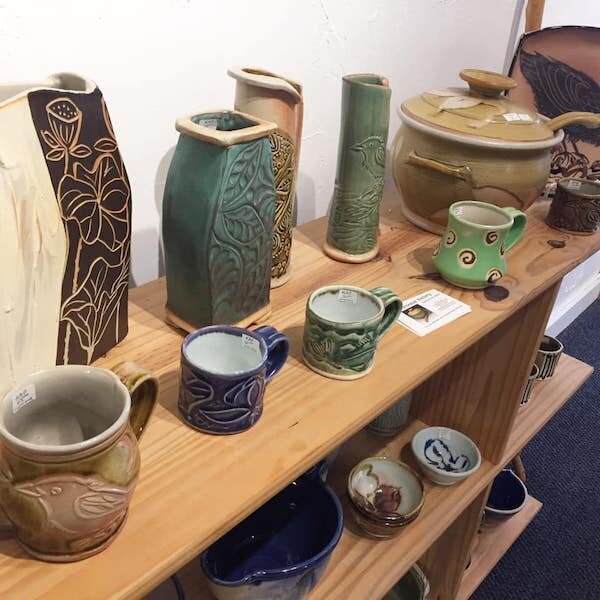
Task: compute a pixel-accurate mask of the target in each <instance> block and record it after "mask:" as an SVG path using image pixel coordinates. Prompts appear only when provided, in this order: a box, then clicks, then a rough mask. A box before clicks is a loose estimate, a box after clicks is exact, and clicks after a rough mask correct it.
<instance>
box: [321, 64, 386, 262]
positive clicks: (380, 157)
mask: <svg viewBox="0 0 600 600" xmlns="http://www.w3.org/2000/svg"><path fill="white" fill-rule="evenodd" d="M391 94H392V91H391V89H390V87H389V83H388V81H387V79H386V78H385V77H383V76H381V75H375V74H369V73H367V74H358V75H347V76H345V77H344V78H343V80H342V111H341V125H340V139H339V144H338V159H337V170H336V177H335V191H334V198H333V204H332V207H331V214H330V217H329V226H328V229H327V243H326V245H325V252H326V254H328V255H329V256H331V257H332V258H334V259H336V260H348V261H349V262H364V261H366V260H370V259H371V258H373V256H375V254H376V253H377V227H378V224H379V204H380V203H381V196H382V194H383V181H384V172H385V160H386V144H387V137H388V127H389V111H390V97H391Z"/></svg>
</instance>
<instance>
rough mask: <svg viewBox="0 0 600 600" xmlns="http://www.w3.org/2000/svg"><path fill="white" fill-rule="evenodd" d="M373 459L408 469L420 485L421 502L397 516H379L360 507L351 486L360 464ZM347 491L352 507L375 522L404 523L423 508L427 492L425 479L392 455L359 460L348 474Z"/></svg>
mask: <svg viewBox="0 0 600 600" xmlns="http://www.w3.org/2000/svg"><path fill="white" fill-rule="evenodd" d="M373 460H384V461H388V462H393V463H396V464H397V465H399V466H400V467H401V468H402V469H404V470H405V471H408V472H409V473H410V474H411V475H412V476H413V477H414V478H415V479H416V480H417V482H418V484H419V487H420V489H421V497H420V499H419V503H418V504H417V506H416V507H415V508H413V509H412V510H410V511H408V512H406V513H403V514H402V515H398V516H397V517H379V516H377V515H376V514H375V513H370V512H367V511H365V510H363V509H362V508H360V506H358V505H357V504H356V502H355V500H354V495H353V490H352V487H351V482H352V477H353V476H354V473H355V472H356V470H357V469H358V468H359V467H360V465H362V464H363V463H365V462H367V461H373ZM346 491H347V493H348V497H349V498H350V502H351V504H352V507H353V508H355V509H356V510H357V511H358V512H359V513H360V514H362V515H364V516H365V517H368V518H370V519H372V520H373V521H374V522H375V523H378V522H379V523H389V524H393V523H404V522H405V521H406V520H407V519H410V518H412V517H415V516H417V515H418V514H419V512H420V511H421V509H422V508H423V505H424V504H425V494H426V492H425V486H424V485H423V480H422V479H421V477H419V474H418V473H417V472H416V471H415V469H413V468H412V467H411V466H410V465H407V464H406V463H405V462H403V461H401V460H398V459H396V458H392V457H390V456H369V457H367V458H363V459H362V460H360V461H359V462H357V463H356V464H355V465H354V467H352V470H351V471H350V473H349V475H348V479H347V482H346Z"/></svg>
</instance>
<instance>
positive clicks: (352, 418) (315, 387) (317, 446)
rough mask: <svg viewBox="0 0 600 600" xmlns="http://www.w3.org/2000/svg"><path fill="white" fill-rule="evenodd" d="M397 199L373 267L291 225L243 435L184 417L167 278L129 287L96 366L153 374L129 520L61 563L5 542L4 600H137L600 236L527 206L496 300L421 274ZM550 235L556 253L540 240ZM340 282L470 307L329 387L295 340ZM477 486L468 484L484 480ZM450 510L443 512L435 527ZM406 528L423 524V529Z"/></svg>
mask: <svg viewBox="0 0 600 600" xmlns="http://www.w3.org/2000/svg"><path fill="white" fill-rule="evenodd" d="M392 196H393V197H391V198H390V199H389V202H388V204H387V205H386V206H384V208H383V210H382V219H381V236H380V254H379V255H378V256H377V257H376V259H374V260H373V261H371V262H369V263H365V264H361V265H349V264H346V263H337V262H334V261H332V260H331V259H329V258H327V257H326V256H324V255H323V253H322V251H321V247H322V243H323V239H324V235H325V229H326V220H325V219H319V220H317V221H313V222H311V223H309V224H307V225H305V226H302V227H301V228H299V229H297V230H296V231H295V239H294V244H293V250H292V257H293V258H292V261H293V277H292V280H291V281H290V282H289V283H288V284H286V285H284V286H282V287H281V288H279V289H276V290H273V292H272V294H271V301H272V306H273V312H272V315H271V318H270V319H269V323H270V324H272V325H274V326H275V327H277V328H278V329H280V330H282V331H284V332H285V333H286V334H287V335H288V336H289V338H290V342H291V348H292V350H291V356H290V359H289V360H288V362H287V364H286V366H285V368H284V369H283V370H282V372H281V374H280V375H279V376H278V377H276V378H275V379H274V380H273V381H272V382H271V383H270V384H269V386H268V389H267V392H266V396H265V410H264V413H263V416H262V418H261V420H260V421H259V422H258V423H257V424H256V425H255V426H254V427H253V428H252V429H251V430H250V431H248V432H245V433H242V434H239V435H235V436H210V435H204V434H201V433H198V432H196V431H194V430H192V429H190V428H189V427H187V426H186V425H185V424H184V423H183V422H182V421H181V419H180V417H179V415H178V412H177V392H178V378H179V353H180V345H181V340H182V337H183V335H182V332H179V331H176V330H175V329H173V328H171V327H169V326H168V325H166V324H165V323H164V305H165V301H166V294H165V283H164V279H160V280H157V281H154V282H151V283H149V284H147V285H144V286H141V287H139V288H137V289H135V290H132V291H131V294H130V308H131V312H130V318H129V324H130V329H129V334H128V336H127V338H126V339H125V340H124V341H123V342H121V343H120V344H119V346H118V347H117V348H115V349H113V350H111V351H110V352H109V353H108V355H107V356H106V357H104V358H102V359H101V360H99V361H97V363H96V364H98V365H101V366H110V365H112V364H115V363H116V362H118V361H119V360H123V359H127V360H135V361H138V362H140V363H141V364H142V365H143V366H145V367H146V368H150V369H153V370H154V371H155V372H156V373H157V374H158V375H159V379H160V384H161V393H160V398H159V403H158V406H157V409H156V411H155V412H154V415H153V417H152V420H151V422H150V424H149V427H148V429H147V432H146V433H145V435H144V437H143V439H142V441H141V454H142V468H141V473H140V480H139V484H138V487H137V489H136V491H135V494H134V496H133V500H132V503H131V507H130V508H131V510H130V514H129V517H128V521H127V523H126V526H125V527H124V529H123V531H122V532H121V533H120V535H119V536H118V538H117V539H116V540H115V542H114V543H113V544H112V545H111V546H110V547H108V548H107V549H106V550H105V551H104V552H102V553H101V554H99V555H97V556H94V557H92V558H89V559H87V560H85V561H81V562H78V563H71V564H64V565H56V564H47V563H43V562H40V561H35V560H32V559H30V558H29V557H27V556H26V555H25V554H24V552H23V551H22V550H21V549H20V547H19V546H18V545H17V544H16V543H15V542H14V541H13V540H6V539H4V540H1V541H0V597H7V598H11V599H12V598H27V600H30V599H34V598H44V600H52V599H53V598H65V597H67V598H71V597H78V595H79V594H80V593H81V590H82V589H85V590H86V591H87V592H86V593H87V597H88V598H89V599H90V600H91V599H94V598H101V599H105V598H136V597H141V596H143V595H144V594H145V593H147V592H149V591H150V590H151V589H152V588H154V587H155V586H156V585H158V584H159V583H160V582H161V581H163V580H164V579H166V578H167V577H168V576H169V575H170V574H172V573H173V572H175V571H176V570H177V569H179V568H181V567H182V566H183V565H184V564H186V563H187V562H188V561H189V560H191V559H192V558H193V557H194V556H196V555H197V554H198V553H199V552H200V551H202V550H203V549H204V548H206V547H207V546H208V545H210V544H211V543H212V542H213V541H215V540H216V539H217V538H219V537H220V536H221V535H222V534H223V533H225V532H226V531H227V530H229V529H230V528H231V527H233V526H234V525H235V524H236V523H238V522H239V521H240V520H242V519H243V518H244V517H245V516H247V515H248V514H249V513H251V512H252V511H254V510H255V509H256V508H257V507H258V506H260V505H261V504H262V503H264V502H265V501H266V500H267V499H268V498H269V497H271V496H273V495H274V494H275V493H276V492H278V491H279V490H280V489H281V488H283V487H284V486H285V485H286V484H287V483H289V482H290V481H291V480H292V479H294V478H295V477H297V476H298V475H299V474H301V473H302V472H304V471H305V470H306V469H307V468H309V467H310V466H311V465H312V464H314V463H315V462H317V461H318V460H319V459H320V458H322V457H324V456H325V455H327V454H328V453H329V452H330V451H331V450H332V449H333V448H335V447H337V446H338V445H339V444H340V443H342V442H343V441H344V440H346V439H348V438H349V437H351V436H352V435H353V434H354V433H356V432H357V431H359V430H360V429H361V428H362V427H363V426H364V425H366V424H367V423H368V422H369V421H370V420H372V419H373V418H374V417H375V416H376V415H377V414H379V413H380V412H381V411H382V410H384V409H385V408H387V407H388V406H390V405H391V404H392V403H393V402H394V401H396V400H397V399H398V398H399V397H400V396H402V395H403V394H405V393H406V392H408V391H409V390H411V389H413V388H415V387H416V386H417V385H419V384H420V383H421V382H423V381H424V380H425V379H427V378H428V377H429V376H430V375H431V374H432V373H434V372H435V371H437V370H438V369H440V368H441V367H442V366H444V365H445V364H447V363H448V362H449V361H451V360H452V359H453V358H454V357H456V356H457V355H458V354H459V353H461V352H462V351H463V350H464V349H466V348H467V347H469V346H470V345H471V344H473V343H474V342H476V341H477V340H479V339H481V338H482V337H483V336H484V335H485V334H486V333H488V332H489V331H491V330H492V329H494V328H496V327H498V326H499V325H500V324H501V323H502V322H503V321H504V320H505V319H507V318H508V317H509V316H510V315H512V314H514V312H515V310H517V309H519V308H521V307H523V306H524V305H526V304H527V303H528V302H530V301H531V300H532V299H534V298H536V297H537V296H538V295H539V294H541V293H542V292H543V291H544V290H546V289H548V288H549V287H550V286H551V285H553V284H554V283H556V282H557V281H558V280H559V279H560V278H561V277H562V276H563V275H564V274H565V273H567V272H568V271H570V270H571V269H572V268H573V267H575V266H576V265H577V264H578V263H579V262H581V261H582V260H584V259H585V258H586V257H587V256H589V255H591V254H592V253H594V252H595V251H597V250H598V249H599V248H600V234H598V235H594V236H571V235H569V234H564V233H559V232H556V231H553V230H550V229H549V228H547V227H546V225H545V224H544V222H543V218H544V216H545V213H546V211H547V210H548V206H547V204H544V203H540V204H536V205H535V206H534V207H532V208H531V209H530V210H529V211H528V220H529V223H528V231H527V234H526V235H525V236H524V238H523V240H522V241H521V242H520V243H519V244H518V246H517V247H515V249H514V250H511V252H510V255H509V257H508V260H509V270H510V271H509V272H510V275H509V276H506V277H505V278H504V279H503V281H502V283H503V285H504V286H505V287H506V288H507V289H508V291H509V296H508V298H506V299H505V300H503V301H502V302H498V303H496V302H492V301H490V300H488V299H486V297H485V294H484V293H483V292H482V291H467V290H462V289H458V288H455V287H452V286H450V285H448V284H446V283H444V282H443V281H440V280H439V278H437V277H434V276H430V275H428V274H431V273H433V272H434V268H433V265H432V262H431V255H432V253H433V249H434V247H435V245H436V243H437V240H438V238H437V237H436V236H433V235H431V234H428V233H425V232H422V231H419V230H417V229H415V228H414V227H412V226H410V225H408V224H406V223H405V222H404V221H403V219H402V218H401V216H400V215H399V207H398V202H397V199H396V197H395V194H393V195H392ZM556 239H560V240H563V241H565V242H566V245H565V247H563V248H552V247H551V246H550V245H549V244H548V241H549V240H556ZM335 282H345V283H348V284H354V285H359V286H362V287H366V288H371V287H375V286H379V285H385V286H387V287H390V288H392V289H394V290H395V291H396V292H397V293H399V295H400V296H401V297H403V298H406V297H409V296H412V295H414V294H417V293H420V292H424V291H427V290H428V289H431V288H437V289H440V290H442V291H444V292H445V293H448V294H450V295H452V296H454V297H456V298H459V299H461V300H463V301H465V302H467V303H468V304H470V305H471V307H472V312H471V313H469V314H468V315H466V316H464V317H461V318H460V319H459V320H457V321H456V322H454V323H451V324H449V325H447V326H446V327H444V328H442V329H440V330H439V331H437V332H436V333H435V334H434V335H430V336H427V337H424V338H418V337H416V336H414V335H413V334H411V333H410V332H408V331H406V330H405V329H403V328H402V327H400V326H394V327H392V329H391V330H390V332H389V333H388V334H387V335H386V337H385V339H384V340H383V341H382V343H381V344H380V346H379V348H378V350H377V357H376V362H375V366H374V369H373V371H372V373H371V374H370V375H369V376H368V377H365V378H363V379H360V380H357V381H353V382H344V381H333V380H330V379H326V378H323V377H321V376H319V375H317V374H315V373H313V372H312V371H310V370H308V369H307V368H306V367H305V366H304V365H303V363H302V360H301V336H302V329H303V323H304V308H305V301H306V298H307V296H308V294H309V293H310V292H311V291H313V290H314V289H315V288H317V287H319V286H321V285H326V284H329V283H335ZM531 435H533V433H531ZM481 473H482V474H481V475H480V476H479V477H481V476H483V475H485V473H486V470H482V472H481ZM486 476H487V475H486ZM477 481H479V479H475V480H473V482H472V483H471V484H469V486H468V488H469V489H471V485H474V486H475V485H476V486H479V485H480V484H479V483H476V482H477ZM466 489H467V488H464V487H463V490H462V491H465V490H466ZM462 491H461V493H462ZM455 493H458V492H455ZM431 505H432V509H435V506H434V503H433V502H432V503H431ZM453 515H454V512H453V511H451V512H450V514H444V513H443V511H441V510H440V511H439V519H440V522H439V524H436V531H437V530H438V529H442V528H443V527H444V526H445V525H446V524H447V523H448V521H449V519H450V518H451V517H452V516H453ZM414 528H415V530H419V531H420V529H421V527H420V526H419V525H418V523H417V524H415V526H414Z"/></svg>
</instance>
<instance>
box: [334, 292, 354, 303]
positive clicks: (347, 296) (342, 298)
mask: <svg viewBox="0 0 600 600" xmlns="http://www.w3.org/2000/svg"><path fill="white" fill-rule="evenodd" d="M357 300H358V294H357V293H356V292H355V291H354V290H339V291H338V302H351V303H352V304H356V301H357Z"/></svg>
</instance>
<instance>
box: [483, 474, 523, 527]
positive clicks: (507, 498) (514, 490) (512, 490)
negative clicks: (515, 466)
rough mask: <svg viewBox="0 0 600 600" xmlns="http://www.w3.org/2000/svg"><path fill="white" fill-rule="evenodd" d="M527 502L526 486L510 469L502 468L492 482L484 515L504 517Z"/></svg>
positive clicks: (515, 511)
mask: <svg viewBox="0 0 600 600" xmlns="http://www.w3.org/2000/svg"><path fill="white" fill-rule="evenodd" d="M526 503H527V487H526V486H525V484H524V483H523V482H522V481H521V480H520V479H519V478H518V477H517V475H516V474H515V473H513V471H511V470H510V469H503V470H502V471H500V473H498V475H497V476H496V478H495V479H494V481H493V483H492V488H491V489H490V494H489V496H488V500H487V504H486V505H485V514H486V517H487V516H489V517H495V518H497V519H505V518H507V517H510V516H512V515H515V514H517V513H518V512H519V511H521V510H523V508H524V507H525V504H526Z"/></svg>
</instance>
